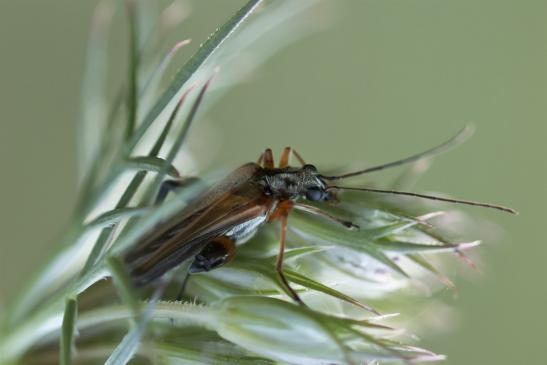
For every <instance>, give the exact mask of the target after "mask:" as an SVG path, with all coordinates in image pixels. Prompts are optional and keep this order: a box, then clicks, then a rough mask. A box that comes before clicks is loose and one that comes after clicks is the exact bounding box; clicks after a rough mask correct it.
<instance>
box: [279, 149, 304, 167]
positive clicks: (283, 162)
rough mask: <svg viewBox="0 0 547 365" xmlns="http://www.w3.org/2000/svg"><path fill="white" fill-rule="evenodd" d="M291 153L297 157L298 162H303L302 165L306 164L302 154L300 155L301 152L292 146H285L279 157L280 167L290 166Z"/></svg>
mask: <svg viewBox="0 0 547 365" xmlns="http://www.w3.org/2000/svg"><path fill="white" fill-rule="evenodd" d="M291 154H293V155H294V157H296V159H297V160H298V162H300V164H302V166H304V165H305V164H306V163H305V162H304V159H303V158H302V156H300V154H299V153H298V152H296V150H294V149H292V148H291V147H285V148H284V149H283V152H282V153H281V158H280V159H279V168H284V167H287V166H289V158H290V157H291Z"/></svg>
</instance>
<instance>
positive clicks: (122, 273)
mask: <svg viewBox="0 0 547 365" xmlns="http://www.w3.org/2000/svg"><path fill="white" fill-rule="evenodd" d="M106 264H107V267H108V269H109V271H110V274H111V275H112V280H113V281H114V285H116V288H117V289H118V292H119V294H120V297H121V298H122V302H123V303H125V304H127V305H128V306H129V308H131V311H132V312H133V314H134V316H135V317H138V316H140V314H141V311H140V307H141V305H140V303H139V300H138V297H137V294H136V292H135V289H134V287H133V283H132V281H131V278H130V276H129V274H128V272H127V270H126V268H125V266H124V264H123V263H122V261H121V260H120V259H119V258H117V257H115V256H110V257H108V258H107V259H106Z"/></svg>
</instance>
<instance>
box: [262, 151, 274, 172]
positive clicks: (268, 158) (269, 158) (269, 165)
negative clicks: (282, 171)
mask: <svg viewBox="0 0 547 365" xmlns="http://www.w3.org/2000/svg"><path fill="white" fill-rule="evenodd" d="M274 167H275V166H274V158H273V153H272V150H271V149H269V148H266V151H264V168H265V169H273V168H274Z"/></svg>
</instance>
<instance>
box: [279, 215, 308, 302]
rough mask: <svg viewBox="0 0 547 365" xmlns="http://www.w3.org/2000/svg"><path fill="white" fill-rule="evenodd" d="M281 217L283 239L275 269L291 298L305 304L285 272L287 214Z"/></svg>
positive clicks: (280, 243)
mask: <svg viewBox="0 0 547 365" xmlns="http://www.w3.org/2000/svg"><path fill="white" fill-rule="evenodd" d="M279 219H280V220H281V239H280V242H279V254H278V255H277V261H276V263H275V269H276V271H277V275H278V277H279V279H280V280H281V284H282V285H283V286H284V287H285V289H286V291H287V293H288V294H289V295H290V296H291V298H292V299H293V300H294V301H295V302H297V303H298V304H301V305H305V304H304V302H303V301H302V299H300V296H298V294H297V293H296V292H295V291H294V289H293V288H291V286H290V285H289V282H288V280H287V278H286V277H285V274H283V257H284V256H285V239H286V236H287V214H283V215H281V217H280V218H279Z"/></svg>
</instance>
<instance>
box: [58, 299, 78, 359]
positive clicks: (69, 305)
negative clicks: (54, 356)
mask: <svg viewBox="0 0 547 365" xmlns="http://www.w3.org/2000/svg"><path fill="white" fill-rule="evenodd" d="M77 316H78V304H77V302H76V299H75V298H68V299H67V300H66V304H65V314H64V316H63V324H62V330H61V337H60V345H59V347H60V364H61V365H70V364H71V363H72V350H73V348H74V332H75V331H76V328H75V326H76V318H77Z"/></svg>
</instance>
